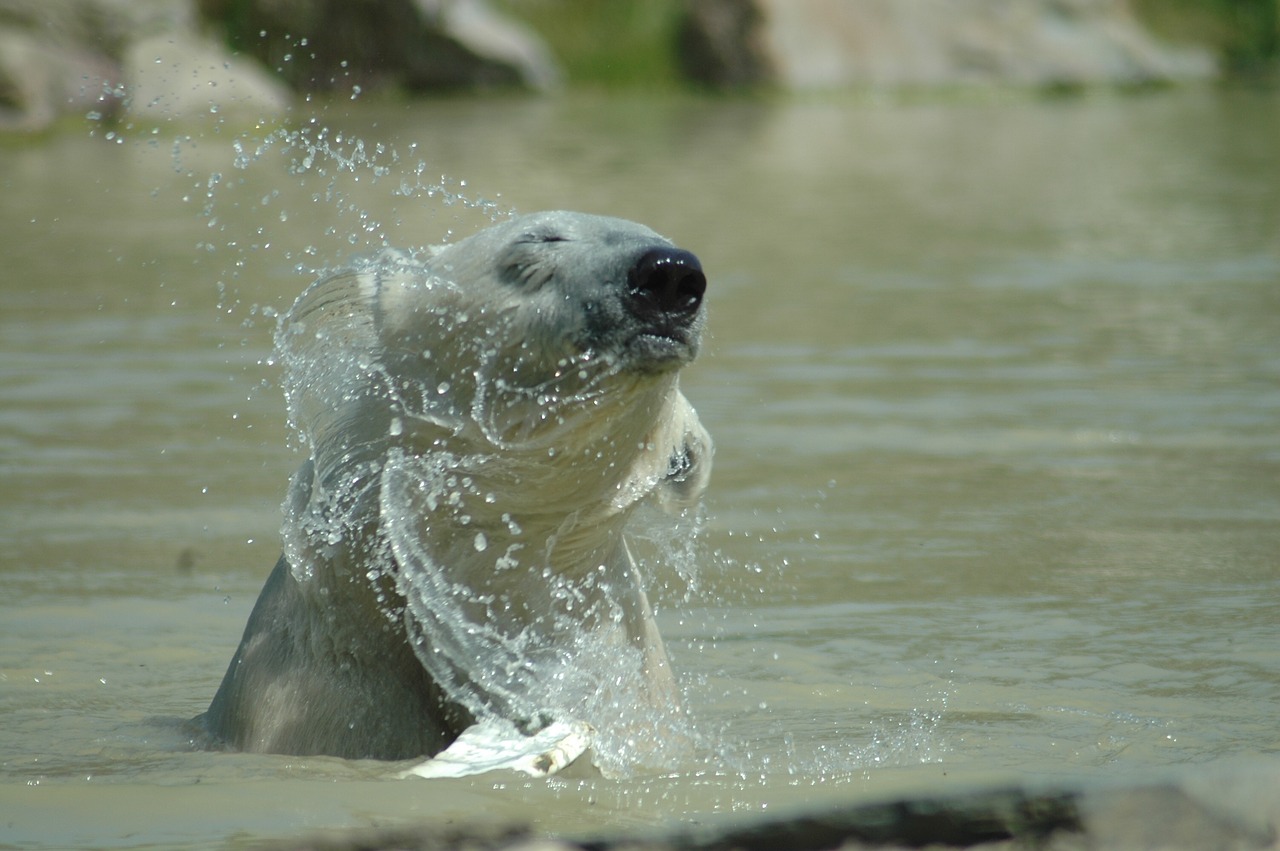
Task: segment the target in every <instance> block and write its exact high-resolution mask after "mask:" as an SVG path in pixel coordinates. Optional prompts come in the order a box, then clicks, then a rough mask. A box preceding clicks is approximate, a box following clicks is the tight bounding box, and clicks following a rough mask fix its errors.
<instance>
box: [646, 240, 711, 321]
mask: <svg viewBox="0 0 1280 851" xmlns="http://www.w3.org/2000/svg"><path fill="white" fill-rule="evenodd" d="M627 284H628V285H629V287H630V292H629V295H630V297H631V304H632V306H633V307H634V308H635V310H636V311H637V312H639V313H642V314H650V315H657V314H668V315H673V316H687V315H689V314H692V313H694V312H695V311H697V309H698V307H699V306H700V305H701V304H702V294H703V293H705V292H706V291H707V278H706V276H705V275H703V274H702V264H701V263H699V262H698V258H697V257H694V256H693V255H692V254H690V253H689V252H688V251H684V250H682V249H679V248H653V249H650V250H649V251H646V252H645V253H644V254H642V255H641V256H640V259H639V260H637V261H636V264H635V265H634V266H632V267H631V271H630V272H628V273H627Z"/></svg>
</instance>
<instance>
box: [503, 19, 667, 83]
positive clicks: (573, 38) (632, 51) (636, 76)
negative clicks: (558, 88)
mask: <svg viewBox="0 0 1280 851" xmlns="http://www.w3.org/2000/svg"><path fill="white" fill-rule="evenodd" d="M495 5H496V6H497V7H498V8H499V9H501V10H503V11H504V12H506V13H507V14H509V15H511V16H512V17H513V18H517V19H519V20H522V21H524V22H525V23H526V24H528V25H529V26H530V27H532V28H533V29H534V30H535V31H536V32H537V33H538V34H539V35H540V36H541V37H542V38H543V39H544V40H545V41H546V42H547V45H548V47H550V49H551V52H552V53H553V54H554V55H555V57H556V59H557V61H559V63H560V65H561V67H562V68H563V69H564V72H565V75H566V77H567V78H568V82H569V83H570V84H571V85H588V86H601V87H607V88H654V89H669V88H678V87H680V86H682V85H683V83H682V82H681V79H680V74H679V71H678V66H677V61H676V47H675V44H676V29H677V26H678V24H679V21H680V9H681V4H680V2H679V0H498V2H496V3H495Z"/></svg>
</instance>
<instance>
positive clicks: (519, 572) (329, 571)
mask: <svg viewBox="0 0 1280 851" xmlns="http://www.w3.org/2000/svg"><path fill="white" fill-rule="evenodd" d="M705 289H706V278H705V276H704V274H703V271H702V268H701V265H700V264H699V261H698V259H697V258H696V257H695V256H694V255H693V254H691V253H689V252H688V251H685V250H682V249H680V248H677V247H675V246H674V245H673V244H672V243H671V242H670V241H669V240H667V239H665V238H663V237H661V236H659V235H658V234H656V233H654V232H653V231H652V230H650V229H648V228H646V227H643V226H641V225H638V224H635V223H633V222H628V221H624V220H621V219H615V218H608V217H602V216H594V215H587V214H582V213H571V212H544V213H535V214H531V215H526V216H520V217H515V218H512V219H510V220H507V221H505V222H502V223H500V224H497V225H494V226H492V227H490V228H487V229H485V230H483V231H480V232H479V233H477V234H476V235H474V236H471V237H469V238H467V239H464V240H461V241H459V242H457V243H454V244H452V245H449V246H444V247H440V248H435V249H429V250H427V251H423V252H420V253H409V252H400V251H392V250H387V251H384V252H382V253H381V254H379V255H377V256H374V257H371V258H367V259H365V260H362V261H360V262H358V263H357V264H356V265H355V266H353V267H352V268H350V269H346V270H344V271H341V272H339V273H337V274H334V275H331V276H329V277H327V278H324V279H321V280H319V281H317V282H316V283H314V284H313V285H312V286H311V287H309V288H308V289H307V290H306V291H305V292H304V293H303V294H302V295H301V296H300V297H299V298H298V300H297V302H296V303H295V304H294V305H293V307H292V308H291V309H290V310H289V312H288V313H287V314H285V315H284V316H283V317H282V319H281V322H280V326H279V330H278V332H277V351H278V354H279V358H280V360H281V362H282V364H283V367H284V382H283V383H284V387H285V395H286V399H287V402H288V408H289V417H290V421H291V425H292V426H293V428H294V429H295V430H296V432H297V434H298V435H299V440H300V442H301V443H302V444H303V445H304V447H305V448H306V450H307V451H308V453H309V458H308V459H307V461H306V462H305V463H304V464H303V465H302V467H301V468H300V469H299V470H298V471H297V473H296V474H295V475H294V477H293V479H292V481H291V485H290V490H289V495H288V497H287V498H286V501H285V506H284V510H285V521H284V525H283V538H284V554H283V555H282V556H281V558H280V561H279V562H278V563H277V565H276V567H275V569H274V571H273V572H272V573H271V575H270V577H269V578H268V579H267V582H266V586H265V587H264V588H263V590H262V593H261V596H260V597H259V599H258V601H257V604H256V605H255V607H254V609H253V612H252V614H251V615H250V617H249V621H248V624H247V626H246V627H245V631H244V636H243V638H242V640H241V642H240V646H239V648H238V649H237V650H236V652H235V655H234V657H233V659H232V661H231V664H230V666H229V668H228V670H227V672H226V676H225V677H224V679H223V681H222V684H221V686H220V688H219V689H218V691H217V693H216V695H215V696H214V698H213V701H212V703H211V704H210V706H209V708H208V710H207V712H206V713H205V714H204V715H203V716H201V718H200V719H199V720H201V721H202V722H203V724H204V726H205V729H206V730H207V731H208V733H209V735H210V736H211V737H212V738H213V739H214V740H215V741H217V742H220V743H221V744H222V745H223V746H225V747H228V748H233V749H239V750H245V751H257V752H269V753H286V754H299V755H306V754H329V755H334V756H339V757H347V758H374V759H384V760H394V759H406V758H411V757H419V756H430V755H432V754H436V753H438V752H439V751H441V750H442V749H443V748H445V747H446V746H448V745H449V744H450V743H451V742H453V741H454V740H455V739H456V738H457V737H458V736H459V734H460V733H461V732H462V731H463V730H464V729H466V728H467V727H468V726H469V725H471V724H473V723H474V722H476V721H477V719H482V718H486V717H499V718H504V719H507V720H509V721H510V722H511V723H512V724H514V725H515V726H516V727H517V728H519V729H520V730H524V731H531V732H536V731H537V730H538V729H541V728H543V727H545V726H546V725H548V724H550V723H552V722H554V721H560V720H576V721H582V722H586V723H588V724H591V725H595V726H597V727H599V726H607V725H608V724H609V723H611V719H610V718H609V717H605V716H608V715H610V714H611V713H614V712H617V711H624V710H625V709H626V708H627V707H634V706H636V705H651V706H654V707H660V708H661V707H671V706H674V705H675V704H676V702H677V689H676V684H675V680H674V677H673V676H672V673H671V670H670V667H669V664H668V660H667V654H666V651H665V649H664V647H663V643H662V639H661V637H660V636H659V634H658V630H657V628H656V625H655V622H654V619H653V614H652V611H651V609H650V605H649V602H648V600H647V599H646V595H645V590H644V587H643V582H642V579H641V577H640V575H639V574H638V571H637V569H636V566H635V564H634V562H633V560H632V558H631V556H630V554H629V552H628V549H627V544H626V541H625V538H624V531H625V528H626V526H627V523H628V519H629V518H630V517H631V515H632V513H633V512H634V510H635V509H636V507H637V506H638V505H640V504H641V503H642V502H644V501H646V500H648V501H652V502H656V503H658V504H660V505H662V506H663V507H665V508H667V509H669V510H672V511H677V512H678V511H682V510H685V509H686V508H688V507H689V506H691V505H693V504H695V503H696V501H697V500H698V498H699V495H700V494H701V492H702V490H703V488H704V487H705V485H706V482H707V477H708V475H709V471H710V462H711V455H712V442H711V439H710V437H709V436H708V434H707V432H706V430H705V429H704V428H703V427H702V425H701V423H700V422H699V420H698V416H697V414H696V413H695V412H694V409H693V407H692V406H691V405H690V404H689V402H688V401H687V400H686V398H685V397H684V395H682V393H681V392H680V388H679V373H680V370H681V368H682V367H684V366H685V365H687V364H688V363H690V362H691V361H692V360H693V359H694V357H695V355H696V354H697V353H698V348H699V344H700V340H701V336H702V332H703V326H704V323H705V307H704V302H703V296H704V292H705ZM624 714H625V712H624ZM632 721H633V722H634V718H633V719H632ZM627 735H630V736H633V735H634V730H632V731H630V732H628V733H627Z"/></svg>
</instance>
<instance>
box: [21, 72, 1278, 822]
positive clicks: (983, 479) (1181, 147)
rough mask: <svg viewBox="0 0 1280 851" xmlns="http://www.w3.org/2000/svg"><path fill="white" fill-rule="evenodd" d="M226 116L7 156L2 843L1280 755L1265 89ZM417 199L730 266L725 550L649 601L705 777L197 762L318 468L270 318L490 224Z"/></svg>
mask: <svg viewBox="0 0 1280 851" xmlns="http://www.w3.org/2000/svg"><path fill="white" fill-rule="evenodd" d="M319 127H328V128H330V130H329V132H328V134H327V135H325V136H323V138H322V137H321V136H320V134H319V131H318V129H317V128H319ZM244 129H246V128H234V127H232V126H231V125H227V124H210V125H208V126H200V127H193V128H184V129H183V130H182V131H180V133H179V132H178V131H174V130H172V129H164V130H161V131H160V132H159V133H156V134H148V133H145V132H142V133H135V135H133V136H130V137H128V138H127V139H126V140H125V141H124V142H117V141H113V140H108V139H106V138H104V135H105V131H104V130H101V129H99V130H97V131H96V133H95V134H94V135H93V136H92V137H90V136H89V135H88V134H87V133H86V134H85V135H77V134H74V133H73V134H68V135H65V136H60V137H55V138H50V139H48V140H45V141H44V142H41V143H38V144H31V145H9V146H6V147H4V148H0V225H3V227H2V228H0V247H2V249H0V250H2V252H3V258H4V268H3V273H2V278H0V481H3V488H2V489H0V490H2V492H0V540H3V542H4V546H3V549H2V551H0V578H2V579H0V581H2V582H3V588H4V594H3V598H2V599H0V636H2V640H0V717H2V718H3V723H0V846H5V847H11V846H12V847H143V846H162V847H178V846H192V847H198V846H207V845H214V846H217V845H219V844H223V843H228V842H230V843H232V844H235V843H243V842H247V841H250V840H252V839H255V838H261V837H265V836H273V835H282V834H291V833H296V832H299V831H305V830H308V829H312V828H320V827H328V826H341V825H366V824H389V823H395V822H398V821H401V820H406V821H416V820H445V819H451V820H459V819H466V818H478V819H493V818H504V817H510V818H531V819H534V820H535V821H536V823H537V824H538V825H539V826H541V827H544V828H546V829H549V830H554V831H562V832H570V833H580V832H584V831H609V832H613V831H616V830H626V829H631V828H635V827H648V826H653V825H660V824H666V823H668V822H671V821H680V822H695V821H696V822H705V821H709V820H712V819H715V818H723V817H729V816H740V815H746V814H752V813H760V812H762V811H766V812H776V811H778V810H786V809H788V808H793V807H796V806H811V805H814V804H817V803H820V802H823V801H833V800H863V799H867V798H881V797H884V796H887V795H892V794H897V793H899V792H902V791H923V790H928V791H934V792H936V791H940V790H946V789H952V788H960V787H961V786H962V785H963V784H967V783H970V782H974V781H986V780H993V779H1000V780H1006V779H1023V780H1030V781H1047V782H1053V781H1075V780H1078V779H1081V778H1085V779H1107V780H1110V779H1123V778H1125V777H1128V776H1132V775H1135V774H1142V773H1145V772H1150V771H1163V770H1166V769H1181V770H1187V769H1189V768H1190V769H1192V770H1193V769H1194V768H1195V767H1196V766H1201V765H1204V764H1208V763H1215V764H1221V763H1224V762H1227V761H1231V760H1236V759H1242V758H1249V757H1255V756H1259V755H1261V756H1263V757H1267V756H1270V757H1271V758H1275V755H1276V753H1277V751H1280V725H1278V724H1277V722H1276V707H1277V706H1278V705H1280V148H1277V146H1276V140H1277V139H1280V99H1277V97H1276V96H1275V95H1274V94H1251V93H1226V94H1223V93H1203V92H1171V93H1163V94H1155V95H1151V96H1146V97H1133V98H1110V97H1088V98H1081V99H1065V100H1058V101H1049V102H1039V103H1038V102H1033V101H1023V100H1015V101H1013V102H1007V103H1006V102H1000V101H998V100H993V101H988V102H971V103H927V102H926V103H910V104H901V103H898V104H894V103H876V102H866V101H859V102H843V101H838V100H832V101H826V100H814V101H799V102H790V103H752V102H705V101H665V100H663V101H648V100H643V99H637V98H617V99H612V100H604V99H593V98H586V97H575V98H568V99H565V100H548V101H528V102H525V101H482V102H478V103H477V102H470V101H449V102H440V103H414V104H407V105H377V104H356V105H354V106H350V105H345V104H344V108H343V109H342V110H338V109H336V108H335V109H334V110H333V111H332V112H331V113H329V114H324V115H322V116H321V117H319V118H318V120H317V123H316V125H314V127H313V128H312V130H311V132H310V135H309V138H311V139H312V140H313V141H316V142H319V141H324V142H326V143H328V144H329V146H330V148H332V149H334V150H339V151H343V152H345V156H348V157H351V158H352V160H351V162H350V163H349V168H346V167H344V166H343V164H342V163H341V162H339V161H336V160H334V159H333V158H332V157H330V156H328V155H326V154H325V152H324V150H317V152H316V153H315V154H313V156H312V161H311V162H310V163H307V162H305V157H306V153H307V152H306V151H305V150H303V149H300V148H295V149H294V150H293V151H291V152H288V153H284V154H282V148H281V146H280V145H279V144H275V145H272V146H268V147H267V148H265V149H263V150H262V151H259V150H258V149H257V148H256V147H255V145H254V144H253V143H252V141H242V143H241V145H240V147H239V149H238V150H237V148H236V147H235V145H234V143H235V142H236V140H237V138H239V137H240V133H241V131H242V130H244ZM265 132H267V131H261V132H259V133H258V134H257V136H259V137H260V136H262V134H263V133H265ZM183 134H185V135H183ZM339 134H341V135H342V141H341V142H338V141H337V136H338V135H339ZM251 135H253V134H251ZM352 138H356V139H360V140H363V142H364V144H365V148H364V149H363V151H361V150H360V149H356V148H353V147H352V145H351V142H350V141H349V140H350V139H352ZM378 143H382V145H383V150H382V152H379V151H378V150H377V145H378ZM393 149H394V152H395V156H394V157H393V155H392V150H393ZM362 155H363V156H366V157H367V158H370V159H372V160H374V161H376V164H375V165H369V164H368V163H366V162H364V161H362V160H361V156H362ZM291 159H293V160H294V161H295V168H294V172H300V173H290V169H289V167H288V164H289V161H290V160H291ZM419 163H422V167H421V168H419V165H418V164H419ZM441 175H445V176H447V179H446V180H444V181H441V180H440V178H441ZM464 180H465V181H466V184H465V185H463V184H462V183H461V181H464ZM434 183H441V184H442V185H443V187H444V188H445V189H446V190H448V191H449V192H451V193H455V194H460V195H462V196H465V197H466V198H467V199H469V200H470V201H473V202H474V201H476V200H477V199H488V200H491V201H494V202H496V204H497V205H498V207H499V208H502V209H505V208H508V207H512V206H514V207H516V208H518V209H520V210H522V211H531V210H535V209H540V208H547V207H565V208H571V209H583V210H588V211H593V212H602V213H609V214H613V215H619V216H624V217H628V218H633V219H637V220H639V221H642V222H645V223H646V224H649V225H651V226H653V227H655V228H656V229H657V230H659V231H661V232H664V233H667V234H669V235H670V236H672V237H673V238H675V239H676V240H677V241H678V242H679V243H680V244H681V245H684V246H686V247H689V248H690V249H692V250H694V251H695V252H697V253H698V254H699V256H700V257H701V258H702V260H703V262H704V264H705V266H706V268H707V269H708V272H709V277H710V279H711V285H710V286H711V288H710V290H709V305H710V311H711V318H712V336H711V339H710V342H709V345H708V347H707V350H706V352H707V353H706V355H705V356H704V358H703V359H702V360H701V361H700V362H699V363H698V364H696V365H695V366H694V367H693V368H692V369H691V370H690V372H689V373H688V375H687V377H686V380H685V389H686V393H687V395H688V396H689V397H690V398H691V399H692V400H693V401H694V404H695V405H696V406H697V407H698V409H699V411H700V412H701V414H702V417H703V420H704V422H705V423H706V424H707V426H708V428H709V429H710V430H711V432H712V434H713V435H714V436H715V437H716V439H717V441H718V450H717V456H716V473H715V477H714V480H713V484H712V488H711V495H710V499H709V502H708V509H709V515H710V523H709V527H710V528H709V531H708V532H707V534H706V536H705V539H704V540H703V541H702V542H701V543H700V544H699V549H698V552H699V556H698V562H699V572H698V577H697V581H698V585H697V588H696V589H694V591H693V592H690V591H689V589H688V588H686V586H685V585H684V584H683V583H682V582H681V581H680V578H679V576H678V575H677V573H676V572H675V571H666V572H664V573H663V574H662V575H661V577H660V584H661V585H663V586H664V587H665V589H666V590H664V591H661V592H660V593H659V595H658V596H659V602H660V603H662V604H663V605H662V611H661V613H660V619H661V622H662V626H663V629H664V633H665V635H666V636H667V638H668V642H669V646H670V649H671V651H672V655H673V657H674V662H675V664H676V666H677V668H678V669H679V670H680V671H681V672H682V674H683V676H684V679H685V686H686V694H687V697H688V701H689V703H690V705H691V707H692V709H693V711H694V712H695V714H696V716H697V717H698V719H699V724H700V727H701V729H703V731H704V732H706V733H707V734H708V736H709V738H710V739H711V740H712V741H713V742H714V743H715V747H714V754H712V758H710V759H708V760H707V761H706V762H705V763H700V764H698V765H696V766H691V767H690V769H689V770H688V771H686V772H680V773H676V774H674V775H672V776H663V777H637V778H632V779H630V780H620V781H608V780H601V779H591V778H578V777H562V778H557V779H552V780H550V781H528V780H525V779H522V778H521V779H516V778H513V777H494V776H489V777H478V778H472V779H468V780H459V781H393V780H389V779H387V775H388V771H387V769H386V766H383V765H379V764H376V763H349V762H343V761H341V760H336V759H323V758H322V759H313V758H296V757H277V756H245V755H228V754H216V753H215V754H211V753H202V752H192V751H191V750H189V748H188V747H187V738H186V736H185V733H184V732H183V731H182V729H181V727H180V725H179V724H178V723H177V720H176V719H182V718H188V717H190V716H193V715H195V714H197V713H198V712H200V711H202V710H203V709H204V707H205V706H206V705H207V702H208V700H209V698H210V696H211V695H212V694H213V692H214V690H215V688H216V687H217V684H218V682H219V680H220V678H221V676H222V673H223V670H224V668H225V666H226V663H227V661H228V659H229V658H230V655H231V652H232V650H233V649H234V647H235V644H236V642H237V640H238V638H239V633H240V630H241V628H242V627H243V624H244V619H245V617H246V615H247V613H248V610H249V607H250V606H251V605H252V602H253V600H254V598H255V597H256V594H257V591H258V588H259V586H260V584H261V582H262V580H263V578H264V577H265V575H266V572H267V570H268V569H269V568H270V566H271V565H272V563H273V561H274V559H275V557H276V554H277V548H278V542H277V530H278V523H279V515H278V505H279V501H280V499H281V497H282V495H283V492H284V487H285V483H286V479H287V477H288V475H289V473H290V472H291V470H292V469H293V467H294V466H295V465H296V464H297V462H298V456H297V455H296V454H295V453H293V452H292V451H291V450H290V449H289V447H288V445H287V443H288V441H287V436H286V431H285V425H284V411H283V403H282V401H281V399H280V398H279V391H278V389H277V388H276V387H275V385H274V381H275V379H276V374H275V371H274V369H273V367H272V366H270V365H269V364H268V363H266V360H267V358H268V355H269V345H270V334H271V330H272V327H273V320H272V318H271V313H272V311H274V310H280V309H283V308H284V307H286V306H287V305H288V303H289V302H290V301H291V300H292V299H293V297H294V296H295V295H296V294H297V292H298V291H300V289H301V288H302V286H303V285H304V284H305V283H306V278H305V276H301V275H299V274H297V273H296V272H295V267H297V266H299V265H304V266H314V265H322V264H324V263H327V262H334V261H336V260H338V259H340V258H341V257H342V256H344V255H346V254H349V253H351V252H354V251H358V250H360V249H362V248H366V247H368V246H369V245H372V244H376V243H378V242H379V241H380V240H382V239H386V240H388V241H390V242H391V243H393V244H398V245H418V244H423V243H429V242H437V241H441V240H442V239H444V238H445V237H446V236H447V235H448V233H449V232H450V231H452V232H453V233H454V234H455V235H456V234H463V233H466V232H469V231H471V230H473V229H475V228H476V227H478V226H480V225H482V224H484V223H486V222H487V214H486V212H485V210H484V209H477V208H476V207H474V206H469V205H468V204H466V203H463V202H461V201H455V202H453V203H449V204H447V203H444V201H443V200H442V197H443V196H440V195H437V196H436V197H426V195H425V193H423V192H422V191H421V187H423V186H428V185H431V184H434ZM401 190H403V191H407V192H408V195H405V194H400V192H401Z"/></svg>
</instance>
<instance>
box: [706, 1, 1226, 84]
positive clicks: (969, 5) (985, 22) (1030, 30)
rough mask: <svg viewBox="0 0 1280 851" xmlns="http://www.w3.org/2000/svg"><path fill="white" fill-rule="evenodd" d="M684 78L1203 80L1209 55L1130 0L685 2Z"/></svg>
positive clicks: (1210, 69)
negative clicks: (1158, 27)
mask: <svg viewBox="0 0 1280 851" xmlns="http://www.w3.org/2000/svg"><path fill="white" fill-rule="evenodd" d="M682 45H683V47H684V48H685V50H686V51H693V52H690V53H688V54H687V55H686V56H685V58H684V66H685V68H686V71H687V73H689V74H690V75H691V76H692V77H693V78H694V79H698V80H701V81H702V82H706V83H710V84H715V85H738V84H741V83H742V82H744V81H745V82H756V81H759V80H766V81H768V82H770V83H774V84H777V85H780V86H782V87H784V88H788V89H823V88H838V87H846V86H863V87H894V88H896V87H938V86H956V85H974V84H993V83H994V84H1006V85H1009V84H1011V85H1017V86H1086V85H1100V84H1129V85H1131V84H1140V83H1152V82H1175V81H1185V80H1201V79H1206V78H1209V77H1212V76H1213V75H1214V74H1215V73H1216V67H1215V64H1214V61H1213V59H1212V57H1211V56H1210V54H1209V53H1208V52H1207V51H1202V50H1197V49H1175V48H1172V47H1168V46H1165V45H1162V44H1160V43H1159V42H1157V41H1156V40H1155V39H1154V38H1153V37H1152V36H1150V35H1149V34H1148V33H1147V32H1146V31H1145V30H1143V29H1142V27H1141V26H1140V25H1139V24H1138V23H1137V21H1136V20H1135V19H1134V18H1133V16H1132V15H1131V14H1130V13H1129V10H1128V7H1127V5H1126V3H1125V2H1124V0H689V2H688V12H687V14H686V20H685V28H684V35H683V37H682Z"/></svg>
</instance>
